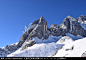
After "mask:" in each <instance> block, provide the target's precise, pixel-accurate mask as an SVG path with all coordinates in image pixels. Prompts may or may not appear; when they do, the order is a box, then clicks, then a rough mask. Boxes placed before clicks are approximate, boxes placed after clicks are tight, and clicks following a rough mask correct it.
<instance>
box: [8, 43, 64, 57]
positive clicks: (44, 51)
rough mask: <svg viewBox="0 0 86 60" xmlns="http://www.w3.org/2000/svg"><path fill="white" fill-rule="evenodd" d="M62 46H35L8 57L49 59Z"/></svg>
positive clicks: (19, 50)
mask: <svg viewBox="0 0 86 60" xmlns="http://www.w3.org/2000/svg"><path fill="white" fill-rule="evenodd" d="M62 46H63V44H56V43H46V44H44V43H42V44H35V45H33V46H31V47H28V48H27V49H25V50H21V48H20V49H18V50H17V51H16V52H14V53H11V54H9V55H7V57H47V56H50V55H51V56H52V55H53V54H54V53H55V51H57V50H58V49H59V48H61V47H62Z"/></svg>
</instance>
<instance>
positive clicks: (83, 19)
mask: <svg viewBox="0 0 86 60" xmlns="http://www.w3.org/2000/svg"><path fill="white" fill-rule="evenodd" d="M78 22H80V23H82V24H83V23H85V24H86V15H84V16H83V15H81V16H80V17H78Z"/></svg>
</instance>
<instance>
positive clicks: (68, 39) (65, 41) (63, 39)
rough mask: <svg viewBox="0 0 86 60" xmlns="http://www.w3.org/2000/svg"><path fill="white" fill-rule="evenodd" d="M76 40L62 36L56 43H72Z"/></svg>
mask: <svg viewBox="0 0 86 60" xmlns="http://www.w3.org/2000/svg"><path fill="white" fill-rule="evenodd" d="M73 41H74V40H73V39H71V38H70V37H69V36H64V37H62V38H61V39H60V40H58V41H57V42H56V43H57V44H67V43H71V42H73Z"/></svg>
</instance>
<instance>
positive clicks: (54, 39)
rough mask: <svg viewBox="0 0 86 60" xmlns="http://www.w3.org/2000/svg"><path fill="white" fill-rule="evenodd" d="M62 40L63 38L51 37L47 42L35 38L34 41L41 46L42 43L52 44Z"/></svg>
mask: <svg viewBox="0 0 86 60" xmlns="http://www.w3.org/2000/svg"><path fill="white" fill-rule="evenodd" d="M60 38H62V36H58V37H56V36H53V35H50V36H49V38H48V39H47V40H45V39H44V40H42V39H38V38H37V37H35V38H33V40H34V41H35V42H36V44H40V43H52V42H57V41H58V40H59V39H60Z"/></svg>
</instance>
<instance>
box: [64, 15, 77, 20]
mask: <svg viewBox="0 0 86 60" xmlns="http://www.w3.org/2000/svg"><path fill="white" fill-rule="evenodd" d="M65 19H69V20H70V21H77V20H76V19H75V18H73V17H71V16H70V15H68V16H67V17H66V18H65ZM65 19H64V20H65Z"/></svg>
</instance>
